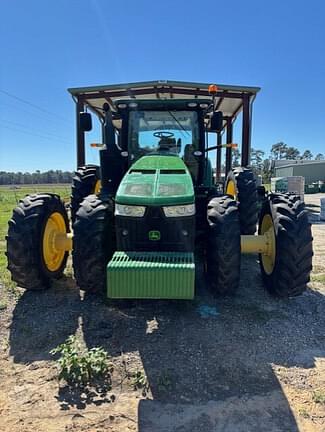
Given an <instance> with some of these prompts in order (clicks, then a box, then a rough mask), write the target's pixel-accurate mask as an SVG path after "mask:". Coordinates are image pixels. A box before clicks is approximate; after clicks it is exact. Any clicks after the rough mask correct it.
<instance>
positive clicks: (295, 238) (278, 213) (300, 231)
mask: <svg viewBox="0 0 325 432" xmlns="http://www.w3.org/2000/svg"><path fill="white" fill-rule="evenodd" d="M268 216H269V217H271V218H272V221H273V227H274V233H275V242H276V247H275V260H274V266H273V268H271V269H270V268H267V265H266V264H265V258H264V263H263V257H262V255H259V259H260V267H261V271H262V277H263V281H264V283H265V285H266V288H267V290H268V291H269V292H270V293H271V294H273V295H276V296H279V297H293V296H297V295H300V294H302V293H303V292H304V291H305V290H306V287H307V283H308V282H309V280H310V272H311V270H312V256H313V246H312V240H313V238H312V234H311V225H310V223H309V221H308V213H307V211H306V210H305V205H304V203H303V202H302V201H300V199H299V197H297V196H295V195H290V194H270V195H269V196H268V200H267V201H266V202H265V203H264V205H263V208H262V210H261V215H260V221H259V234H263V232H262V221H263V219H264V218H265V217H268Z"/></svg>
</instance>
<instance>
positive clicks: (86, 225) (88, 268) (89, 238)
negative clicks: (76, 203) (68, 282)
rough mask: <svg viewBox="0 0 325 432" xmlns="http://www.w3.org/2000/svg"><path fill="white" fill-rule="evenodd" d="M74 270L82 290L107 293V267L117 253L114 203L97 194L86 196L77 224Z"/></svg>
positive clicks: (74, 228) (77, 216) (73, 254)
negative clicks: (115, 252) (103, 199)
mask: <svg viewBox="0 0 325 432" xmlns="http://www.w3.org/2000/svg"><path fill="white" fill-rule="evenodd" d="M73 230H74V238H73V243H74V246H73V252H72V258H73V269H74V276H75V279H76V282H77V285H78V286H79V288H80V289H81V290H83V291H87V292H104V291H105V285H106V284H105V281H106V265H107V263H108V261H109V260H110V258H111V257H112V255H113V253H114V251H115V243H116V240H115V229H114V204H113V201H111V200H106V201H102V200H101V199H100V198H99V197H97V196H96V195H89V196H88V197H86V198H85V199H84V200H83V202H82V203H81V206H80V208H79V210H78V212H77V215H76V220H75V222H74V225H73Z"/></svg>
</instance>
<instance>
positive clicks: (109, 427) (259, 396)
mask: <svg viewBox="0 0 325 432" xmlns="http://www.w3.org/2000/svg"><path fill="white" fill-rule="evenodd" d="M319 198H320V195H309V196H308V195H307V196H306V201H307V203H308V205H309V209H310V211H311V213H310V218H311V221H312V223H313V236H314V253H315V255H314V271H313V278H312V279H313V280H312V282H311V283H310V287H309V289H308V290H307V291H306V293H305V294H303V295H302V296H300V297H297V298H293V299H289V300H277V299H274V298H271V297H270V296H269V295H268V294H267V293H266V292H265V291H264V289H263V286H262V282H261V277H260V271H259V267H258V262H257V256H245V257H243V260H242V269H241V286H240V290H239V293H238V295H237V296H236V297H235V298H231V299H218V300H217V301H216V300H214V299H213V297H212V296H211V295H210V293H209V292H208V291H207V289H206V284H205V282H204V280H203V278H200V277H199V279H198V282H197V293H198V294H197V296H196V298H195V300H194V301H193V302H171V301H169V302H162V301H159V302H152V301H150V302H145V301H142V302H129V303H125V302H124V303H123V302H121V303H119V304H114V305H105V304H104V303H103V302H102V300H101V299H99V298H97V297H83V296H80V295H79V292H78V290H77V288H76V286H75V284H74V281H73V280H72V279H71V278H70V277H66V278H65V279H63V280H61V281H59V282H57V283H56V285H55V286H54V287H53V288H52V289H51V290H48V291H46V292H42V293H32V292H24V291H23V290H20V289H19V290H17V293H18V295H17V296H16V298H13V297H12V296H11V297H9V296H8V295H7V294H6V291H5V290H4V289H3V290H2V293H3V295H4V297H6V302H7V307H5V308H2V310H0V345H1V347H0V349H1V351H0V380H1V390H0V430H1V432H7V431H8V432H9V431H10V432H18V431H19V432H29V431H33V432H43V431H49V432H61V431H100V432H101V431H104V430H105V431H140V432H149V431H150V432H153V431H154V432H167V431H168V432H170V431H175V432H190V431H191V432H199V431H202V432H203V431H204V432H210V431H211V432H212V431H226V432H228V431H229V432H233V431H256V432H257V431H258V432H261V431H268V432H272V431H286V432H287V431H290V432H294V431H307V432H308V431H324V430H325V405H324V403H321V402H319V401H318V399H317V397H316V395H317V394H320V392H322V393H321V394H323V395H324V397H325V280H324V278H325V259H324V256H325V242H324V239H325V222H321V221H319V220H318V213H319V207H317V204H319ZM71 334H76V335H77V337H78V339H79V340H80V341H81V342H82V343H83V344H85V345H86V346H87V347H94V346H102V347H104V348H105V349H106V350H107V352H108V353H109V354H110V355H111V356H112V360H113V364H114V373H113V377H112V381H113V382H112V389H111V390H108V389H106V390H105V389H103V388H101V387H93V388H91V389H84V390H80V389H71V388H70V389H69V388H68V387H66V386H64V385H63V384H59V383H58V380H57V378H56V377H57V369H56V366H55V363H54V362H53V360H52V358H51V356H50V355H49V351H50V350H51V349H52V348H54V347H55V346H57V345H58V344H59V343H62V342H63V341H64V340H65V339H66V338H67V337H68V336H69V335H71ZM135 371H141V372H143V373H144V374H145V375H146V378H147V383H148V388H147V389H145V390H146V391H144V389H139V390H134V388H133V386H132V384H131V382H130V380H129V379H128V377H129V375H130V374H131V373H132V372H135Z"/></svg>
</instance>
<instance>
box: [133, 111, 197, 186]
mask: <svg viewBox="0 0 325 432" xmlns="http://www.w3.org/2000/svg"><path fill="white" fill-rule="evenodd" d="M128 137H129V138H128V139H129V143H128V144H129V145H128V148H129V155H130V159H131V160H132V161H134V160H137V159H139V158H140V157H141V156H145V155H149V154H157V153H159V154H176V155H178V156H179V157H181V158H182V159H183V160H184V162H185V164H186V165H187V166H188V168H189V170H190V172H191V174H192V177H194V179H196V178H197V174H198V160H197V158H196V157H195V156H194V155H193V153H194V152H195V151H196V150H199V127H198V115H197V112H196V111H131V112H130V117H129V134H128Z"/></svg>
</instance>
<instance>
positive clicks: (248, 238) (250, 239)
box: [240, 235, 267, 254]
mask: <svg viewBox="0 0 325 432" xmlns="http://www.w3.org/2000/svg"><path fill="white" fill-rule="evenodd" d="M240 247H241V252H242V253H260V254H262V253H267V242H266V237H265V236H264V235H241V236H240Z"/></svg>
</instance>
